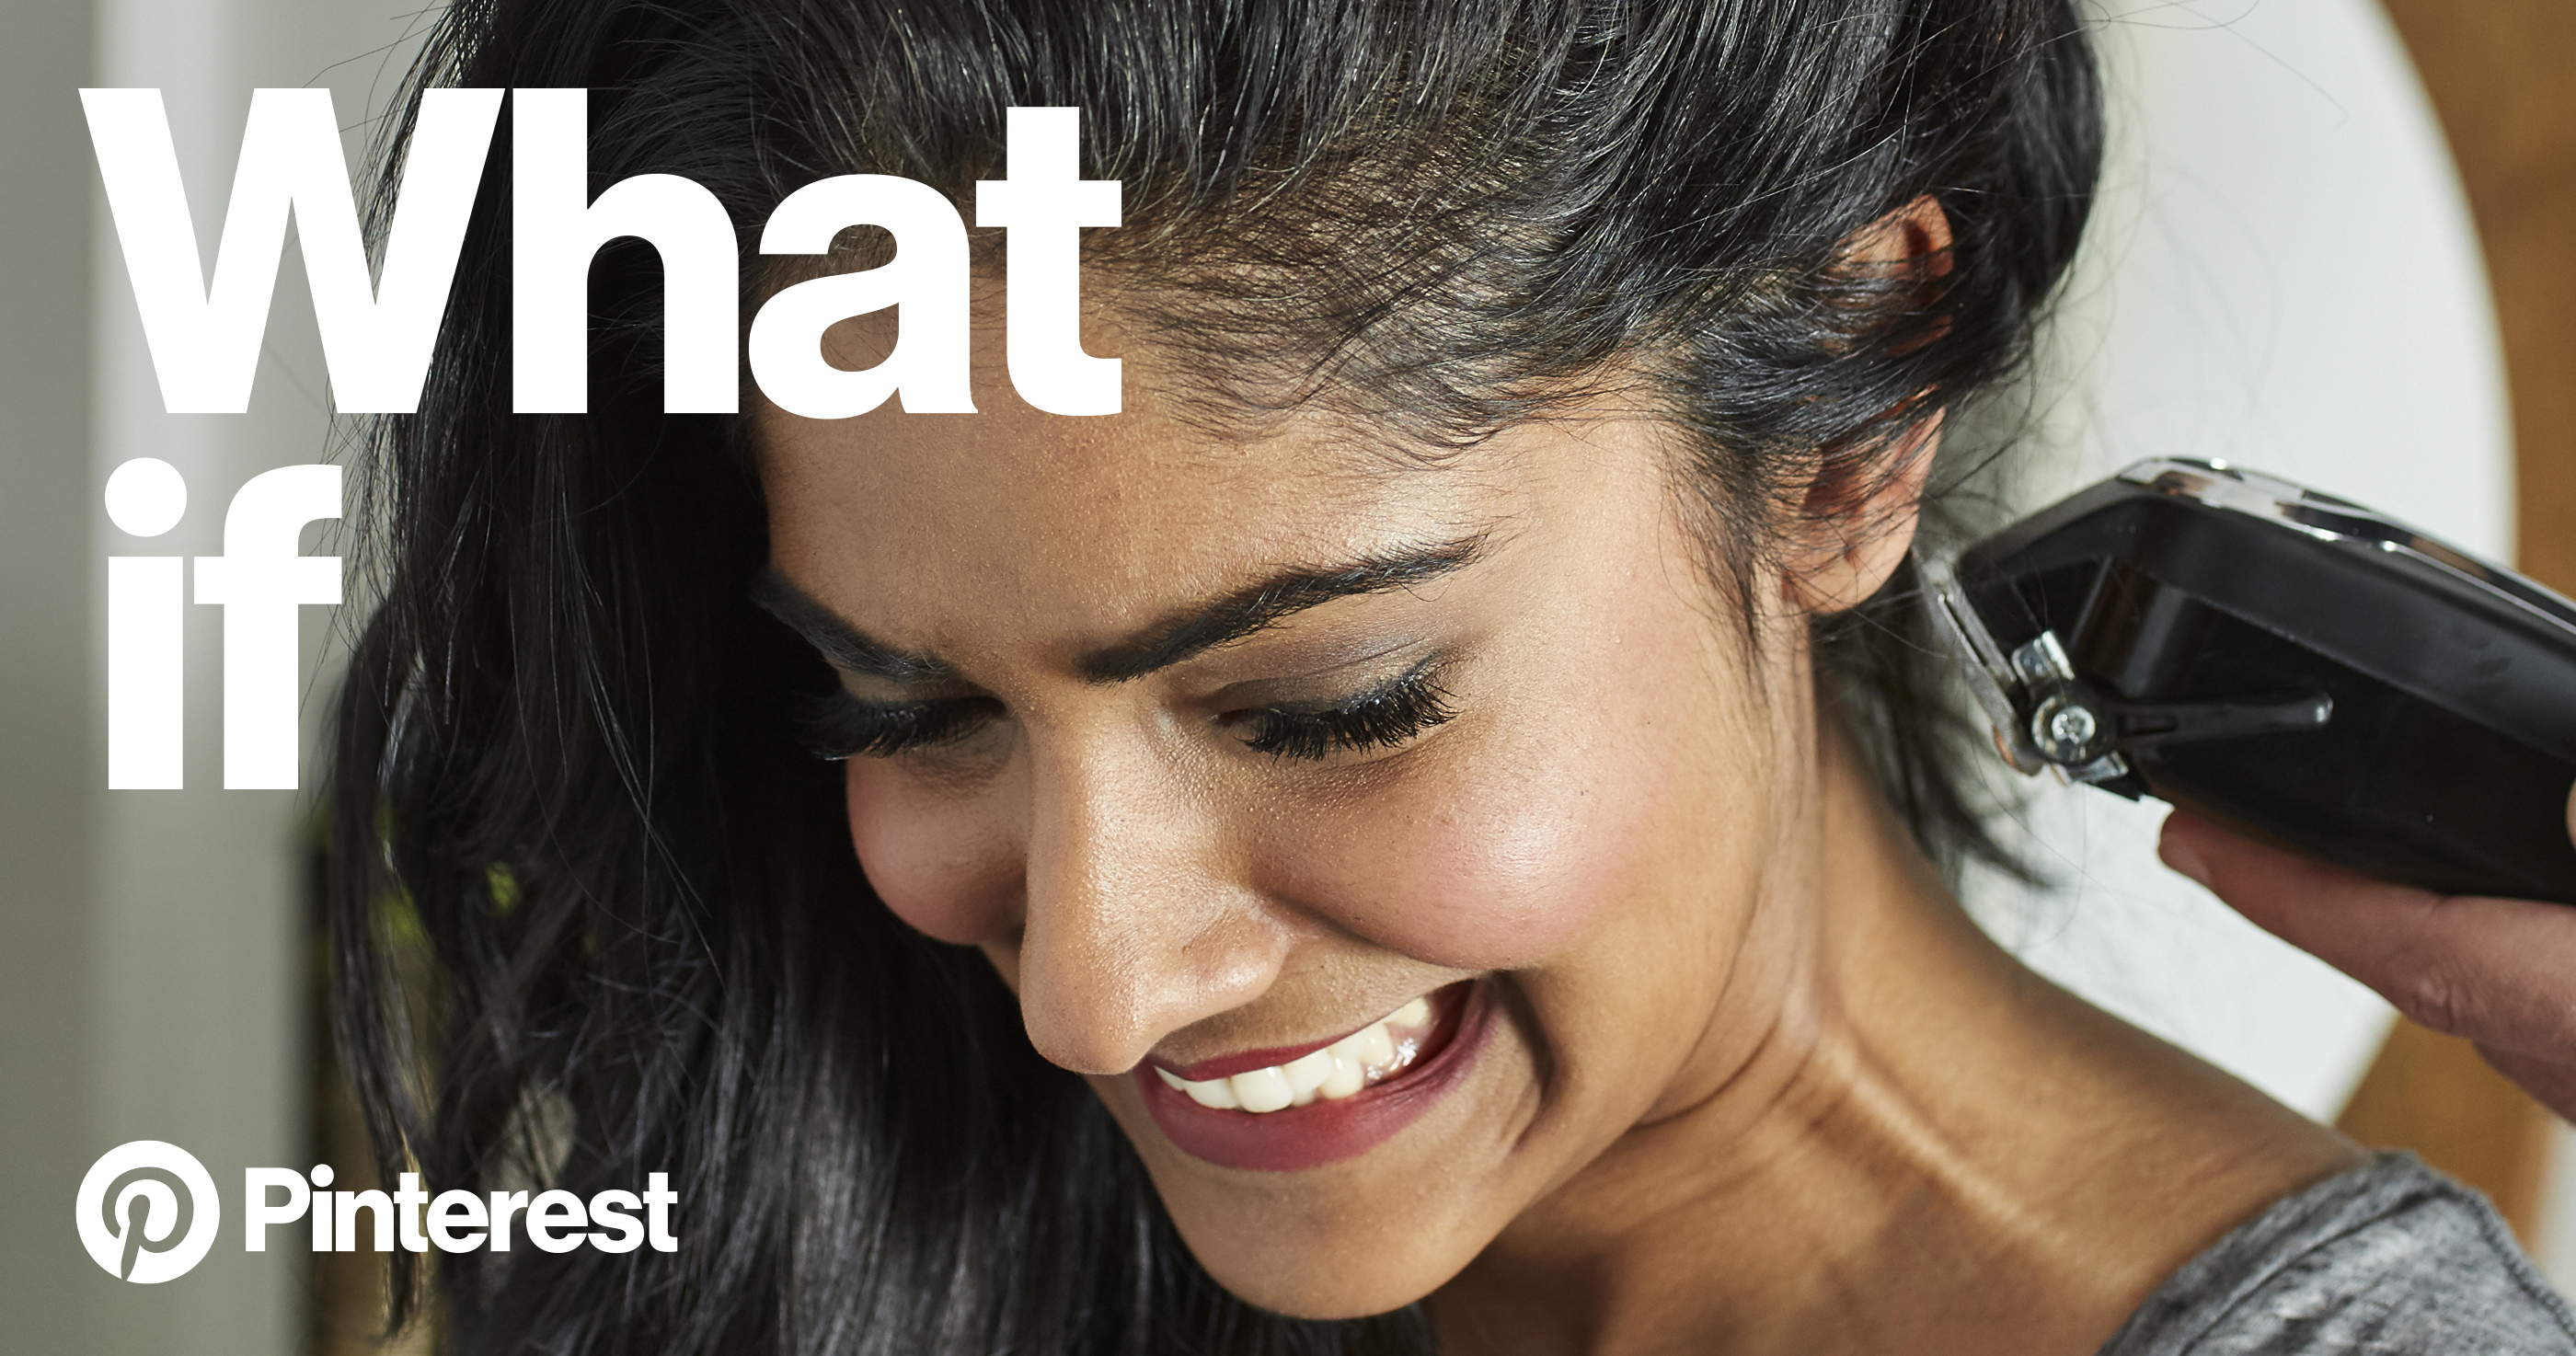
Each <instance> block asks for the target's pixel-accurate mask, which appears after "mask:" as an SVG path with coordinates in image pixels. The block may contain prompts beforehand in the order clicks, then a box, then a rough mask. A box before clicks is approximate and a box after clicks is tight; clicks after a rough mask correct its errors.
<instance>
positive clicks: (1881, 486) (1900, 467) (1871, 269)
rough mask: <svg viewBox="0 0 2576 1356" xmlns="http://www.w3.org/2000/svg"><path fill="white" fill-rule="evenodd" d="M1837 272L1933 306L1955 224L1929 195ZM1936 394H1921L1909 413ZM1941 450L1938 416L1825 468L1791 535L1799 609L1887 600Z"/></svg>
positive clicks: (1789, 580) (1885, 221)
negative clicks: (1882, 589) (1875, 597)
mask: <svg viewBox="0 0 2576 1356" xmlns="http://www.w3.org/2000/svg"><path fill="white" fill-rule="evenodd" d="M1835 267H1836V269H1837V270H1839V271H1841V272H1843V273H1846V274H1848V275H1850V276H1852V277H1855V278H1866V279H1869V280H1871V281H1873V282H1876V283H1879V284H1882V285H1885V286H1887V287H1888V288H1889V289H1890V291H1891V292H1894V293H1898V294H1908V295H1911V296H1912V297H1914V298H1916V299H1917V304H1929V303H1930V302H1932V301H1933V300H1935V299H1936V298H1937V294H1938V291H1939V287H1938V284H1939V281H1940V279H1942V278H1944V277H1947V276H1948V275H1949V273H1950V268H1951V256H1950V218H1949V214H1947V213H1945V212H1943V211H1942V210H1941V204H1940V203H1939V202H1937V201H1935V200H1934V199H1933V198H1932V196H1931V195H1930V194H1925V195H1923V196H1922V197H1918V198H1916V199H1915V200H1913V201H1912V202H1909V203H1907V204H1905V205H1904V206H1903V207H1900V208H1898V209H1896V210H1895V211H1893V212H1890V213H1888V214H1887V215H1886V216H1883V217H1880V218H1879V219H1878V220H1876V221H1873V222H1871V223H1870V224H1869V225H1867V226H1865V227H1862V228H1861V229H1860V230H1859V231H1856V232H1854V233H1853V234H1852V235H1851V236H1850V237H1849V238H1847V239H1846V240H1845V241H1844V242H1843V250H1842V258H1841V260H1840V261H1839V262H1838V263H1837V264H1836V265H1835ZM1946 328H1947V327H1946V326H1945V325H1944V324H1943V323H1942V322H1941V321H1940V320H1938V319H1937V318H1936V319H1935V320H1934V321H1933V322H1932V323H1931V324H1930V325H1929V326H1927V327H1926V328H1925V330H1924V331H1923V333H1922V334H1921V335H1920V336H1918V337H1914V338H1911V339H1910V340H1909V341H1908V344H1907V347H1920V346H1921V345H1923V344H1927V343H1930V342H1932V341H1933V340H1935V339H1938V338H1940V337H1941V333H1942V331H1943V330H1944V329H1946ZM1898 351H1899V352H1902V351H1903V350H1902V349H1900V350H1898ZM1931 394H1932V393H1931V392H1930V391H1925V392H1922V393H1920V394H1918V395H1916V396H1915V397H1914V399H1913V400H1911V401H1908V402H1907V404H1909V405H1910V404H1914V403H1917V402H1920V401H1922V400H1924V399H1926V398H1928V397H1929V396H1930V395H1931ZM1899 408H1900V409H1901V408H1902V407H1899ZM1891 413H1894V412H1893V411H1891ZM1940 446H1941V415H1940V414H1939V413H1937V412H1936V413H1935V414H1933V415H1932V417H1931V418H1929V419H1925V420H1922V421H1920V422H1918V423H1916V424H1914V425H1913V426H1912V427H1911V428H1909V429H1907V430H1906V431H1905V432H1904V433H1903V434H1902V435H1901V436H1899V437H1898V438H1896V439H1895V440H1894V441H1893V442H1891V443H1888V444H1884V445H1882V446H1880V447H1878V448H1876V449H1874V450H1872V451H1870V452H1869V453H1867V454H1866V455H1863V456H1859V457H1852V458H1848V459H1847V460H1846V459H1844V458H1835V459H1833V460H1832V461H1829V462H1828V463H1827V464H1826V465H1823V466H1820V467H1819V468H1818V471H1819V474H1818V476H1817V479H1816V481H1815V482H1814V483H1813V484H1811V485H1810V486H1809V487H1808V489H1807V495H1806V502H1805V503H1804V504H1803V505H1802V506H1801V507H1802V512H1801V513H1800V515H1799V519H1800V521H1799V525H1798V526H1797V527H1796V528H1794V529H1793V531H1792V539H1791V556H1792V559H1790V560H1789V561H1788V562H1787V564H1788V569H1787V571H1786V577H1785V581H1784V586H1785V588H1786V590H1787V593H1788V596H1789V599H1790V601H1791V602H1793V603H1795V604H1796V605H1797V606H1799V607H1800V608H1802V609H1804V610H1806V611H1810V612H1818V613H1829V612H1840V611H1843V610H1845V609H1847V608H1851V607H1856V606H1858V605H1859V604H1860V603H1861V602H1862V600H1864V599H1866V598H1868V597H1869V596H1870V595H1871V594H1873V593H1876V592H1878V590H1879V586H1881V585H1883V584H1885V583H1886V582H1887V579H1888V576H1889V575H1892V574H1894V573H1895V572H1896V567H1897V564H1898V563H1899V562H1900V561H1902V560H1904V559H1905V552H1906V550H1907V548H1909V547H1911V546H1912V545H1913V544H1914V529H1915V526H1916V524H1917V522H1918V521H1919V520H1920V518H1921V515H1922V501H1923V486H1924V483H1925V482H1926V481H1927V480H1929V479H1930V477H1931V474H1932V459H1933V454H1934V453H1935V452H1937V451H1938V450H1939V449H1940ZM1836 462H1839V463H1841V464H1834V463H1836Z"/></svg>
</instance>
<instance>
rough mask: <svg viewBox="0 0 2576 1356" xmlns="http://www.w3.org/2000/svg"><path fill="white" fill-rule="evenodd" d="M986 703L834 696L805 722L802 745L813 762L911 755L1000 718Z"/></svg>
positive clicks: (988, 700)
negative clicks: (803, 744)
mask: <svg viewBox="0 0 2576 1356" xmlns="http://www.w3.org/2000/svg"><path fill="white" fill-rule="evenodd" d="M1000 712H1001V704H1000V703H999V702H996V701H994V700H993V699H992V698H990V697H944V698H938V699H934V700H930V701H913V702H872V701H867V700H864V699H862V698H858V697H853V696H851V695H849V694H848V693H846V692H836V693H834V694H832V695H831V696H828V697H825V698H823V699H822V700H821V701H819V702H817V703H815V705H814V708H813V710H811V711H810V712H808V713H807V715H806V718H805V722H804V723H805V738H806V744H807V746H808V747H809V748H811V749H812V750H813V752H814V756H815V757H817V758H822V759H826V760H828V761H831V762H836V763H837V762H840V761H842V760H843V759H848V758H890V757H892V756H894V755H895V754H898V753H905V752H909V751H911V750H914V749H927V748H936V747H938V746H939V745H942V744H954V743H956V742H957V741H958V740H961V739H964V738H965V737H967V736H968V735H971V734H973V733H975V732H976V731H977V730H980V729H982V728H983V727H984V725H985V723H986V722H988V721H990V720H991V719H992V718H993V717H994V716H996V715H998V714H1000Z"/></svg>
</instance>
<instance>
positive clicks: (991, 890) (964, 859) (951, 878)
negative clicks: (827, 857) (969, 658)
mask: <svg viewBox="0 0 2576 1356" xmlns="http://www.w3.org/2000/svg"><path fill="white" fill-rule="evenodd" d="M845 766H846V768H847V773H846V775H845V777H844V782H843V785H844V787H845V795H846V799H847V801H848V805H849V812H850V845H851V846H852V847H853V848H855V849H857V851H858V854H859V868H860V869H861V870H862V871H864V872H866V873H867V877H868V884H869V885H870V886H871V887H873V888H874V889H875V890H876V892H877V898H879V899H881V900H884V901H885V906H886V907H887V908H889V909H891V910H893V911H894V915H895V917H897V918H900V919H902V920H903V921H904V922H906V923H909V924H911V925H912V926H913V928H914V929H916V930H918V931H920V932H922V933H924V934H926V935H928V936H930V937H934V938H937V939H938V940H940V941H943V942H956V943H960V944H965V945H972V944H974V943H977V942H985V941H991V940H993V939H995V938H998V937H1003V936H1007V935H1009V934H1010V932H1011V931H1012V930H1013V929H1015V928H1017V927H1018V926H1019V907H1020V906H1019V896H1020V885H1021V871H1020V859H1019V851H1018V849H1017V847H1016V846H1015V845H1014V844H1013V843H1012V842H1011V841H1010V838H1009V835H1008V834H1006V833H1004V832H1002V831H1001V828H1000V826H999V824H998V822H997V820H996V818H995V816H994V815H992V814H991V813H990V809H989V805H990V802H989V798H988V797H987V796H979V795H968V796H958V795H953V794H948V793H944V792H940V791H933V790H930V789H926V788H924V787H923V786H922V785H921V784H920V782H919V781H918V780H917V779H915V778H914V777H912V776H911V775H910V774H908V773H906V772H904V771H903V770H902V769H900V768H897V767H895V766H893V765H891V764H888V763H887V762H885V761H884V760H881V759H873V758H853V759H851V760H849V762H848V763H847V764H846V765H845Z"/></svg>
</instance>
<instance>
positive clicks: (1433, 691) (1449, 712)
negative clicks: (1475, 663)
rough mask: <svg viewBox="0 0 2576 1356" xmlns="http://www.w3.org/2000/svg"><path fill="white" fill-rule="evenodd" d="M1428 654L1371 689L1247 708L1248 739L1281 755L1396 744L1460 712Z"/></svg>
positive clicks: (1363, 749)
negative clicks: (1333, 702)
mask: <svg viewBox="0 0 2576 1356" xmlns="http://www.w3.org/2000/svg"><path fill="white" fill-rule="evenodd" d="M1438 680H1439V674H1438V671H1437V666H1436V665H1435V664H1434V663H1433V662H1432V661H1430V660H1428V659H1426V660H1424V661H1423V662H1421V663H1420V664H1417V665H1415V666H1414V667H1413V668H1412V670H1411V671H1409V672H1407V673H1405V674H1403V675H1402V676H1400V677H1397V678H1395V679H1393V680H1392V681H1389V682H1387V683H1386V684H1384V685H1383V686H1380V687H1378V688H1377V689H1376V690H1374V691H1371V692H1366V693H1362V694H1361V695H1360V696H1357V697H1354V698H1352V699H1350V700H1349V701H1346V702H1343V703H1341V704H1340V705H1337V706H1328V707H1324V708H1322V709H1321V710H1310V711H1296V710H1280V709H1271V710H1263V711H1253V712H1250V713H1248V716H1249V718H1250V720H1251V721H1252V726H1253V731H1254V733H1253V736H1252V738H1251V739H1249V740H1246V741H1244V742H1245V743H1247V744H1249V745H1251V746H1252V747H1253V748H1255V749H1258V750H1260V751H1261V752H1263V753H1268V754H1275V755H1277V756H1278V757H1281V758H1326V757H1330V756H1331V755H1332V754H1334V753H1337V752H1353V753H1360V752H1366V751H1368V750H1370V749H1391V748H1394V747H1395V746H1396V745H1398V744H1401V743H1404V742H1405V741H1406V740H1409V739H1411V738H1413V737H1414V736H1416V735H1418V734H1421V733H1422V732H1423V731H1425V730H1428V729H1430V728H1431V727H1432V726H1434V725H1438V724H1441V723H1443V722H1445V721H1447V720H1448V719H1449V718H1450V717H1452V716H1455V715H1457V714H1458V713H1457V711H1456V710H1454V709H1453V708H1451V706H1450V705H1449V694H1448V693H1447V692H1446V691H1443V690H1442V689H1441V687H1440V683H1439V681H1438Z"/></svg>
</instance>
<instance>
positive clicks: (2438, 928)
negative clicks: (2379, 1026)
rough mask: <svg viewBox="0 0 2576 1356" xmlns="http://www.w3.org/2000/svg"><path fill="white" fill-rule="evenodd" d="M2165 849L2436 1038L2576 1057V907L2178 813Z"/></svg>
mask: <svg viewBox="0 0 2576 1356" xmlns="http://www.w3.org/2000/svg"><path fill="white" fill-rule="evenodd" d="M2159 851H2160V852H2161V854H2162V855H2163V857H2164V859H2165V863H2166V865H2168V866H2171V867H2173V868H2174V869H2175V870H2177V871H2180V872H2182V873H2183V874H2184V875H2187V876H2190V877H2191V878H2193V879H2194V880H2197V881H2199V882H2200V883H2201V884H2203V885H2205V886H2208V887H2209V888H2210V890H2211V891H2213V892H2215V893H2216V894H2217V895H2218V897H2219V898H2220V899H2223V900H2225V901H2226V902H2227V903H2228V905H2229V906H2230V907H2233V908H2234V909H2235V910H2236V911H2237V912H2239V913H2242V914H2244V915H2245V916H2246V917H2247V918H2250V919H2252V920H2254V922H2255V923H2256V924H2257V925H2259V926H2261V927H2262V928H2263V929H2264V930H2266V931H2268V932H2270V933H2272V934H2273V935H2275V936H2277V937H2279V938H2281V939H2282V940H2283V941H2286V942H2288V943H2290V944H2291V945H2292V946H2295V947H2298V948H2299V949H2300V950H2302V951H2306V952H2308V953H2309V954H2311V955H2314V956H2316V957H2317V958H2319V959H2321V960H2323V961H2325V962H2326V963H2327V964H2328V965H2331V966H2333V967H2335V968H2336V969H2338V970H2341V971H2343V972H2344V973H2345V974H2348V975H2351V976H2352V977H2353V978H2355V979H2358V980H2360V981H2361V982H2362V983H2364V984H2367V985H2369V986H2370V987H2371V988H2373V989H2376V990H2378V991H2379V993H2380V994H2381V996H2383V997H2385V998H2386V999H2387V1000H2388V1001H2389V1002H2391V1003H2393V1004H2395V1005H2396V1006H2397V1010H2398V1011H2400V1012H2403V1013H2405V1014H2406V1015H2407V1016H2409V1017H2412V1018H2414V1019H2415V1020H2416V1021H2418V1022H2421V1023H2423V1024H2424V1025H2426V1026H2429V1027H2431V1028H2433V1029H2434V1030H2436V1031H2440V1032H2444V1033H2447V1034H2450V1035H2455V1036H2466V1037H2468V1038H2469V1039H2471V1040H2474V1041H2479V1042H2482V1043H2484V1044H2488V1045H2492V1046H2495V1047H2496V1048H2498V1049H2500V1050H2506V1051H2512V1052H2518V1053H2523V1054H2529V1055H2536V1056H2540V1057H2542V1058H2570V1059H2576V908H2569V907H2567V906H2565V905H2558V904H2539V903H2534V902H2531V901H2528V900H2519V899H2486V898H2481V897H2477V896H2471V895H2437V894H2434V893H2433V892H2431V891H2429V890H2418V889H2414V888H2412V887H2409V886H2404V885H2391V884H2389V883H2388V882H2386V881H2378V880H2372V879H2370V878H2369V877H2367V876H2362V875H2358V874H2356V873H2354V872H2351V871H2347V870H2344V869H2343V868H2341V867H2337V866H2329V865H2327V864H2326V863H2323V862H2316V861H2310V860H2308V859H2307V858H2304V857H2299V856H2295V855H2293V854H2291V853H2288V852H2283V851H2281V850H2279V849H2277V848H2271V847H2266V846H2264V845H2262V844H2260V843H2256V842H2253V841H2252V840H2250V839H2246V838H2242V837H2239V836H2238V835H2236V834H2232V833H2229V832H2227V831H2226V830H2224V829H2221V828H2219V827H2218V826H2216V825H2214V824H2211V823H2209V822H2208V821H2206V820H2202V819H2197V818H2194V817H2193V816H2191V815H2188V814H2184V813H2182V812H2180V811H2176V812H2175V813H2174V814H2173V815H2171V816H2169V817H2168V818H2167V819H2166V820H2165V830H2164V837H2163V841H2162V842H2161V844H2160V845H2159Z"/></svg>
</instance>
